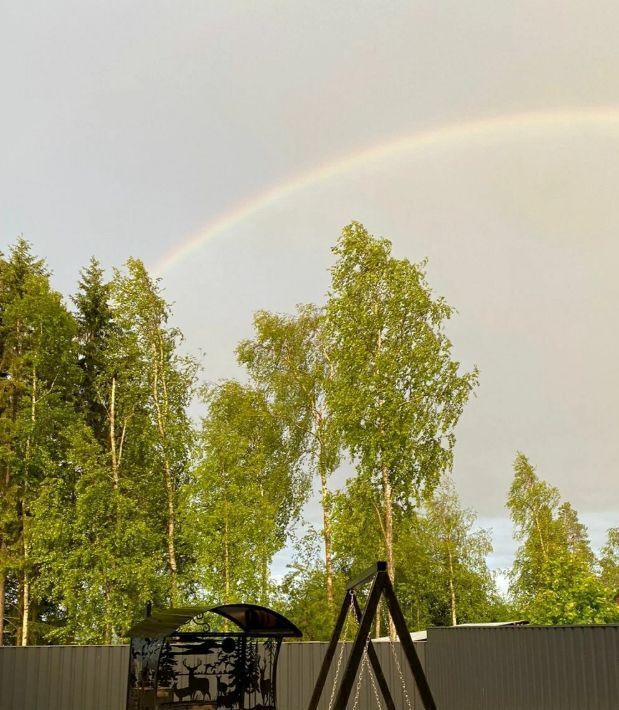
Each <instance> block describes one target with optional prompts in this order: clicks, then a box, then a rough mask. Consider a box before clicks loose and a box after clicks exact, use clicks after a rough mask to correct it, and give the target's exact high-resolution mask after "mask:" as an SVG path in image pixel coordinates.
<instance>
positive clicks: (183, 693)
mask: <svg viewBox="0 0 619 710" xmlns="http://www.w3.org/2000/svg"><path fill="white" fill-rule="evenodd" d="M172 692H173V693H174V695H176V697H177V698H178V699H179V701H180V702H181V703H182V702H183V701H184V700H185V698H190V699H191V697H192V693H193V690H192V689H191V688H190V687H187V688H179V687H178V685H177V682H176V681H174V683H172Z"/></svg>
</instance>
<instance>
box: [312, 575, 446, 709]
mask: <svg viewBox="0 0 619 710" xmlns="http://www.w3.org/2000/svg"><path fill="white" fill-rule="evenodd" d="M368 582H372V587H371V589H370V594H369V596H368V600H367V602H366V605H365V608H364V609H363V610H362V609H361V607H360V606H359V602H358V601H357V598H356V596H355V595H354V594H353V593H352V592H353V591H354V589H355V588H356V587H360V586H361V585H364V584H368ZM381 597H384V598H385V601H386V603H387V608H388V610H389V614H390V615H391V619H392V621H393V624H394V626H395V629H396V631H397V634H398V637H399V640H400V644H401V646H402V650H403V651H404V655H405V657H406V660H407V662H408V665H409V668H410V670H411V673H412V674H413V678H414V679H415V683H416V684H417V690H418V691H419V695H420V696H421V700H422V702H423V706H424V708H425V710H436V704H435V702H434V698H433V697H432V692H431V690H430V686H429V685H428V680H427V678H426V674H425V673H424V670H423V667H422V665H421V662H420V660H419V656H418V655H417V651H415V646H414V644H413V641H412V639H411V636H410V633H409V631H408V629H407V628H406V621H405V620H404V614H402V609H401V608H400V604H399V602H398V599H397V597H396V595H395V592H394V591H393V585H392V584H391V580H390V579H389V573H388V572H387V563H386V562H377V563H376V564H375V565H373V566H372V567H370V569H368V570H366V571H365V572H364V573H363V574H362V575H360V576H359V577H357V579H355V580H353V581H352V582H351V583H350V584H349V585H348V587H347V588H346V598H345V599H344V602H343V603H342V608H341V609H340V613H339V616H338V618H337V622H336V624H335V628H334V630H333V634H332V636H331V640H330V641H329V646H328V647H327V653H326V655H325V657H324V660H323V662H322V667H321V669H320V673H319V674H318V678H317V680H316V685H315V686H314V692H313V693H312V698H311V700H310V703H309V706H308V710H317V708H318V703H319V701H320V696H321V695H322V691H323V689H324V686H325V683H326V681H327V675H328V674H329V669H330V667H331V664H332V662H333V657H334V656H335V651H336V649H337V644H338V641H339V640H340V636H341V634H342V630H343V628H344V623H345V621H346V617H347V615H348V614H349V610H350V605H351V604H352V605H353V612H354V614H355V616H356V618H357V621H358V622H359V629H358V631H357V635H356V637H355V640H354V642H353V646H352V650H351V653H350V656H349V658H348V662H347V663H346V668H345V669H344V675H343V677H342V681H341V683H340V686H339V688H338V690H337V695H336V697H335V702H334V704H333V710H346V704H347V703H348V699H349V698H350V693H351V691H352V687H353V684H354V682H355V677H356V676H357V672H358V670H359V665H360V664H361V660H362V657H363V652H364V650H365V649H366V647H367V652H368V659H369V661H370V665H371V666H372V670H373V671H374V675H375V677H376V680H377V682H378V685H379V687H380V689H381V692H382V695H383V698H384V699H385V703H386V705H387V710H396V707H395V703H394V702H393V698H392V696H391V692H390V691H389V686H388V685H387V681H386V680H385V676H384V674H383V671H382V668H381V667H380V662H379V660H378V656H377V655H376V651H375V649H374V646H373V645H372V641H371V639H370V638H369V635H370V629H371V628H372V623H373V621H374V619H375V617H376V612H377V610H378V603H379V602H380V599H381Z"/></svg>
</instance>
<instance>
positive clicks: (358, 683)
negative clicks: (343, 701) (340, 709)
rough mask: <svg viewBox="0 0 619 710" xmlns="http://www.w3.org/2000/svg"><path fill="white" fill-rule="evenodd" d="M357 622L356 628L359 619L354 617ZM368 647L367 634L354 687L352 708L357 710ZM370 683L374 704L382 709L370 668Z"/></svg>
mask: <svg viewBox="0 0 619 710" xmlns="http://www.w3.org/2000/svg"><path fill="white" fill-rule="evenodd" d="M351 608H352V607H351ZM354 618H355V621H356V622H357V628H358V627H359V620H358V619H357V618H356V616H355V617H354ZM369 647H370V637H369V636H368V637H367V638H366V640H365V647H364V649H363V660H362V661H361V670H360V671H359V679H358V680H357V687H356V689H355V699H354V702H353V710H357V707H358V705H359V693H360V691H361V681H362V680H363V675H364V673H365V671H366V669H367V667H368V666H369V655H368V648H369ZM369 675H370V683H371V684H372V690H373V691H374V697H375V698H376V705H377V707H378V709H379V710H383V704H382V703H381V701H380V696H379V695H378V688H377V687H376V681H375V680H374V672H373V671H372V669H371V668H370V671H369Z"/></svg>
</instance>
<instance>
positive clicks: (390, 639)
mask: <svg viewBox="0 0 619 710" xmlns="http://www.w3.org/2000/svg"><path fill="white" fill-rule="evenodd" d="M381 612H382V615H383V620H384V621H385V622H386V623H387V628H389V618H388V617H387V613H386V612H385V609H384V608H381ZM389 646H390V648H391V653H392V654H393V660H394V661H395V667H396V668H397V671H398V675H399V676H400V683H401V685H402V692H403V693H404V700H405V701H406V705H407V706H408V708H409V710H414V707H413V706H414V698H413V704H411V701H410V698H409V697H408V691H407V689H406V681H405V680H404V673H403V672H402V666H401V665H400V659H399V658H398V654H397V652H396V650H395V642H394V640H393V639H392V638H391V634H389Z"/></svg>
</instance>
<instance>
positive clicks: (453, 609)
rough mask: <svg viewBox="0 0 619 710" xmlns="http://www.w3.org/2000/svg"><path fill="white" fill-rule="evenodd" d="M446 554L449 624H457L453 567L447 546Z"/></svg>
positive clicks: (449, 549)
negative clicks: (447, 559)
mask: <svg viewBox="0 0 619 710" xmlns="http://www.w3.org/2000/svg"><path fill="white" fill-rule="evenodd" d="M447 555H448V557H449V603H450V608H451V625H452V626H457V625H458V619H457V617H456V590H455V585H454V567H453V558H452V555H451V548H450V547H448V548H447Z"/></svg>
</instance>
